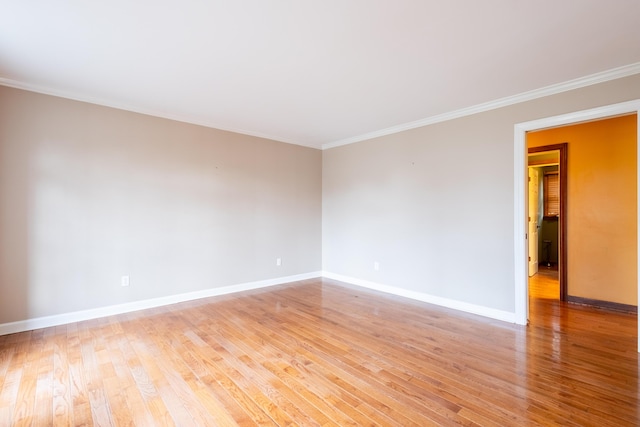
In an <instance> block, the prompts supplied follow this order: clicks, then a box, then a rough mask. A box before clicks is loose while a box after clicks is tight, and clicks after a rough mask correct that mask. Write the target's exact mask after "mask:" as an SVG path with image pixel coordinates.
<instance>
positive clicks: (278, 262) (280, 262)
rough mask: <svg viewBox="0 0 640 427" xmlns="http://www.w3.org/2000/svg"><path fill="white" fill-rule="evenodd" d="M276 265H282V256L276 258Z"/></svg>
mask: <svg viewBox="0 0 640 427" xmlns="http://www.w3.org/2000/svg"><path fill="white" fill-rule="evenodd" d="M276 265H277V266H278V267H280V266H281V265H282V258H276Z"/></svg>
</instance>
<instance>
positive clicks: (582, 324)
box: [0, 279, 640, 427]
mask: <svg viewBox="0 0 640 427" xmlns="http://www.w3.org/2000/svg"><path fill="white" fill-rule="evenodd" d="M545 286H552V284H551V282H548V283H545V284H542V285H540V286H539V287H538V288H537V290H533V291H532V294H533V296H534V298H533V299H532V300H531V324H530V325H529V326H527V327H523V326H517V325H511V324H508V323H504V322H499V321H496V320H492V319H486V318H481V317H478V316H474V315H470V314H465V313H460V312H455V311H451V310H447V309H444V308H441V307H434V306H432V305H429V304H426V303H421V302H418V301H409V300H406V299H403V298H400V297H396V296H390V295H384V294H381V293H378V292H374V291H369V290H365V289H361V288H357V287H354V286H349V285H344V284H342V283H339V282H336V281H333V280H328V279H311V280H305V281H302V282H297V283H293V284H288V285H281V286H275V287H271V288H268V289H261V290H254V291H247V292H243V293H238V294H233V295H224V296H220V297H215V298H208V299H203V300H198V301H192V302H187V303H181V304H176V305H173V306H167V307H157V308H154V309H151V310H145V311H140V312H135V313H128V314H123V315H118V316H111V317H107V318H101V319H94V320H91V321H86V322H79V323H72V324H69V325H63V326H58V327H55V328H46V329H40V330H35V331H29V332H24V333H19V334H11V335H5V336H1V337H0V425H1V426H4V425H7V426H14V425H86V426H91V425H118V426H120V425H125V426H126V425H130V426H139V425H140V426H145V425H163V426H165V425H194V426H200V425H202V426H211V425H221V426H246V425H266V426H274V425H310V426H311V425H317V426H356V425H380V426H427V425H438V426H439V425H445V426H448V425H465V426H507V425H509V426H511V425H563V426H565V425H566V426H572V425H573V426H584V425H597V426H603V427H613V426H616V427H618V426H637V425H640V409H639V405H640V383H639V379H638V369H639V366H640V365H639V361H638V352H637V348H636V345H637V337H638V331H637V318H636V316H633V315H628V314H624V313H615V312H607V311H605V310H596V309H590V308H588V307H583V306H575V305H571V304H566V303H562V302H560V301H559V300H557V299H555V297H554V296H555V295H556V294H555V290H549V289H547V288H545ZM536 292H538V293H539V294H540V296H539V297H536V296H535V293H536Z"/></svg>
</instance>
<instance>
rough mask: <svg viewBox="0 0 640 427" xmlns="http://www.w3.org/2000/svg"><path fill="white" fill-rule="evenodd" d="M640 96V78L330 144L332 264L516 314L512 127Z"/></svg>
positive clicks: (327, 216)
mask: <svg viewBox="0 0 640 427" xmlns="http://www.w3.org/2000/svg"><path fill="white" fill-rule="evenodd" d="M637 98H640V75H635V76H631V77H626V78H622V79H618V80H615V81H610V82H607V83H601V84H598V85H594V86H589V87H586V88H582V89H577V90H573V91H570V92H565V93H561V94H558V95H554V96H548V97H545V98H540V99H536V100H533V101H528V102H523V103H520V104H516V105H513V106H509V107H504V108H500V109H497V110H493V111H489V112H485V113H480V114H475V115H472V116H468V117H464V118H460V119H456V120H451V121H447V122H443V123H438V124H434V125H430V126H425V127H422V128H419V129H413V130H410V131H405V132H402V133H398V134H395V135H388V136H384V137H380V138H376V139H372V140H369V141H364V142H360V143H356V144H352V145H348V146H343V147H336V148H332V149H329V150H325V151H324V152H323V199H322V200H323V270H324V271H326V272H328V273H329V274H331V275H336V276H342V277H345V278H349V279H353V280H352V281H354V282H359V281H362V282H365V283H372V284H373V285H374V286H376V285H378V284H380V285H383V286H388V287H393V288H396V289H397V290H399V291H400V292H399V293H405V294H407V293H409V294H412V295H414V296H415V295H418V296H419V295H422V296H425V298H423V299H425V300H430V299H434V300H438V299H444V300H447V301H454V302H460V303H463V304H470V305H473V306H478V307H481V308H488V309H492V310H497V311H500V312H505V313H514V312H515V307H514V305H515V304H514V299H515V295H514V255H513V251H514V249H513V248H514V234H513V233H514V231H513V230H514V224H513V212H514V184H515V183H514V160H513V159H514V152H513V147H514V146H513V144H514V142H513V135H514V125H515V124H516V123H521V122H526V121H530V120H534V119H538V118H543V117H548V116H554V115H558V114H562V113H569V112H573V111H579V110H584V109H587V108H594V107H598V106H602V105H608V104H613V103H617V102H622V101H628V100H632V99H637ZM376 261H377V262H379V265H380V269H379V271H376V270H374V268H373V265H374V262H376ZM405 291H407V292H405ZM432 297H433V298H432Z"/></svg>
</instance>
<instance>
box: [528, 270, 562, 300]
mask: <svg viewBox="0 0 640 427" xmlns="http://www.w3.org/2000/svg"><path fill="white" fill-rule="evenodd" d="M529 297H530V298H534V299H535V298H542V299H557V300H559V299H560V282H559V279H558V270H557V268H556V269H552V268H546V267H540V269H539V270H538V272H537V273H536V274H534V275H533V276H531V277H529Z"/></svg>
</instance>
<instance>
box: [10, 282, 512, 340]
mask: <svg viewBox="0 0 640 427" xmlns="http://www.w3.org/2000/svg"><path fill="white" fill-rule="evenodd" d="M318 277H326V278H328V279H334V280H338V281H341V282H345V283H349V284H352V285H356V286H361V287H364V288H368V289H373V290H376V291H381V292H385V293H388V294H392V295H397V296H401V297H405V298H410V299H414V300H418V301H422V302H427V303H430V304H435V305H439V306H442V307H447V308H451V309H454V310H459V311H463V312H466V313H472V314H477V315H480V316H485V317H489V318H492V319H496V320H501V321H504V322H510V323H515V313H510V312H507V311H502V310H496V309H493V308H489V307H484V306H480V305H475V304H470V303H466V302H462V301H456V300H452V299H448V298H442V297H438V296H434V295H429V294H425V293H422V292H415V291H410V290H407V289H402V288H398V287H394V286H389V285H383V284H381V283H376V282H370V281H368V280H363V279H357V278H354V277H348V276H342V275H340V274H335V273H330V272H326V271H323V272H321V271H316V272H312V273H305V274H297V275H294V276H286V277H278V278H275V279H268V280H260V281H257V282H248V283H241V284H238V285H231V286H223V287H220V288H211V289H205V290H202V291H195V292H188V293H184V294H178V295H170V296H166V297H160V298H153V299H148V300H143V301H134V302H129V303H125V304H118V305H111V306H107V307H99V308H94V309H90V310H82V311H75V312H72V313H63V314H57V315H53V316H45V317H37V318H33V319H27V320H20V321H17V322H11V323H3V324H0V335H7V334H13V333H16V332H24V331H30V330H33V329H40V328H48V327H51V326H58V325H64V324H67V323H73V322H81V321H83V320H90V319H96V318H99V317H106V316H112V315H116V314H122V313H130V312H133V311H138V310H144V309H148V308H155V307H161V306H165V305H170V304H176V303H180V302H185V301H192V300H197V299H201V298H208V297H214V296H218V295H226V294H232V293H236V292H242V291H249V290H252V289H260V288H267V287H269V286H275V285H281V284H284V283H290V282H297V281H300V280H307V279H315V278H318Z"/></svg>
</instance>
